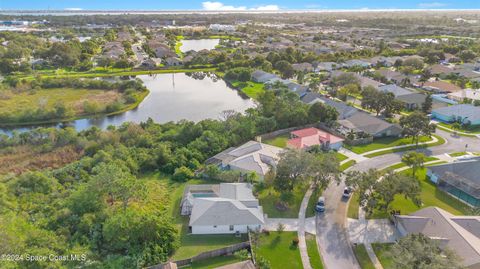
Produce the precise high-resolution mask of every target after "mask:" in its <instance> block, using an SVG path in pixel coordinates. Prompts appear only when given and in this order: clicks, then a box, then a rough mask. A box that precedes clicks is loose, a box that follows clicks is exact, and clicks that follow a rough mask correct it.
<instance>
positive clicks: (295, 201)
mask: <svg viewBox="0 0 480 269" xmlns="http://www.w3.org/2000/svg"><path fill="white" fill-rule="evenodd" d="M306 189H307V186H297V187H295V189H294V190H293V193H292V195H291V196H290V197H288V208H287V209H286V210H284V211H280V210H279V209H277V207H276V206H275V205H276V203H277V202H279V201H281V200H280V193H279V192H277V191H275V190H274V189H273V187H267V188H264V189H262V190H260V191H259V192H258V199H259V201H260V204H261V205H262V207H263V212H264V213H265V214H267V215H268V217H270V218H298V211H299V210H300V204H301V203H302V200H303V196H305V191H306Z"/></svg>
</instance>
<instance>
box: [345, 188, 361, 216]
mask: <svg viewBox="0 0 480 269" xmlns="http://www.w3.org/2000/svg"><path fill="white" fill-rule="evenodd" d="M358 199H359V195H358V192H354V193H353V195H352V197H350V201H349V203H348V211H347V217H349V218H351V219H358V210H359V207H360V204H359V202H358Z"/></svg>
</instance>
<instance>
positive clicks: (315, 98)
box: [301, 92, 358, 119]
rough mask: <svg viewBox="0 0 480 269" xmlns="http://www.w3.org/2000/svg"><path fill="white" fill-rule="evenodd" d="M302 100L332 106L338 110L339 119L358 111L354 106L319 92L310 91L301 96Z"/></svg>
mask: <svg viewBox="0 0 480 269" xmlns="http://www.w3.org/2000/svg"><path fill="white" fill-rule="evenodd" d="M301 100H302V101H303V102H304V103H307V104H313V103H317V102H321V103H322V104H325V105H328V106H331V107H333V108H334V109H335V110H336V111H337V112H338V118H339V119H345V118H348V117H350V116H351V115H353V114H354V113H356V112H357V111H358V109H356V108H354V107H352V106H349V105H347V104H345V103H343V102H338V101H335V100H332V99H329V98H326V97H325V96H323V95H321V94H318V93H312V92H308V93H306V94H305V95H303V96H302V97H301Z"/></svg>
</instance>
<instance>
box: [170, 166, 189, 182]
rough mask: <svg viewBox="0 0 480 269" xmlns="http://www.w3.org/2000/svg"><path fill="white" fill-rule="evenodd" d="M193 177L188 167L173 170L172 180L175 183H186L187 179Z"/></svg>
mask: <svg viewBox="0 0 480 269" xmlns="http://www.w3.org/2000/svg"><path fill="white" fill-rule="evenodd" d="M193 176H194V174H193V172H192V170H190V169H189V168H188V167H185V166H182V167H179V168H176V169H175V173H173V177H172V179H173V180H175V181H187V180H188V179H189V178H192V177H193Z"/></svg>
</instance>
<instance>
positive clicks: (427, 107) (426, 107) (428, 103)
mask: <svg viewBox="0 0 480 269" xmlns="http://www.w3.org/2000/svg"><path fill="white" fill-rule="evenodd" d="M432 105H433V98H432V94H431V93H429V94H427V97H425V102H423V104H422V112H423V113H425V114H428V113H430V111H432Z"/></svg>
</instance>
